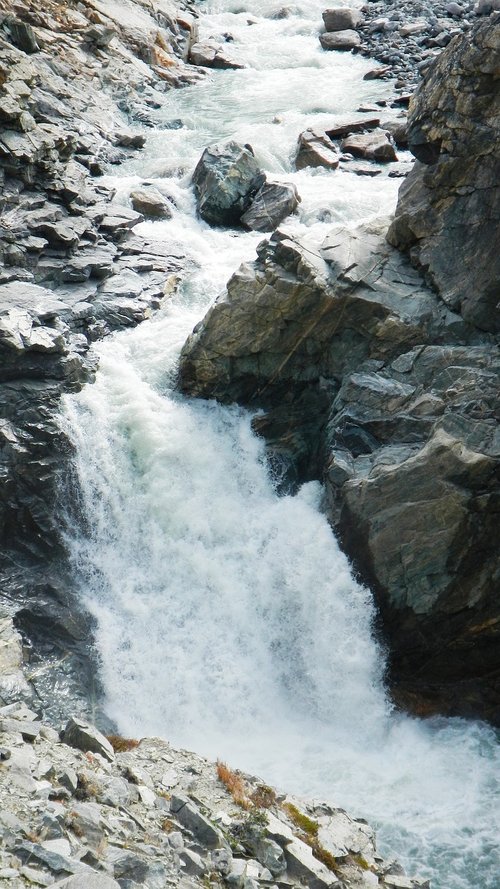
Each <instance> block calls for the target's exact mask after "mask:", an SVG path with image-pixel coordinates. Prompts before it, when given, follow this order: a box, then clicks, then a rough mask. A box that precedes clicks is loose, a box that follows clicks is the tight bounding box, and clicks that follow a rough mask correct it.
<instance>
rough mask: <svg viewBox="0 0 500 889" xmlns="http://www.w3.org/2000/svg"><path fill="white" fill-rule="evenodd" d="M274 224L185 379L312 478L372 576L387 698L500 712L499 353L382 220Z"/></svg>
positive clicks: (186, 357)
mask: <svg viewBox="0 0 500 889" xmlns="http://www.w3.org/2000/svg"><path fill="white" fill-rule="evenodd" d="M386 227H387V223H386V222H382V223H381V224H380V225H378V226H377V225H376V224H373V225H371V226H368V227H364V228H362V229H360V230H358V231H354V232H346V231H342V230H340V229H335V230H333V231H332V232H331V233H330V234H329V235H328V237H327V238H326V240H325V242H324V243H323V245H322V247H321V249H319V250H318V249H317V248H316V249H315V247H314V244H312V243H309V242H307V241H304V242H300V241H298V240H297V239H294V238H292V237H290V236H289V235H286V234H285V233H282V232H280V231H279V230H278V231H277V232H275V233H274V235H273V236H272V238H271V239H270V241H269V242H265V243H264V244H263V245H261V246H260V248H259V250H258V259H257V261H256V262H255V263H252V264H249V263H248V264H244V265H243V266H242V267H241V268H240V269H239V270H238V271H237V272H236V273H235V274H234V275H233V277H232V278H231V280H230V281H229V283H228V285H227V292H226V293H225V294H223V295H222V296H221V297H220V298H219V299H218V300H217V301H216V303H215V304H214V306H213V307H212V308H211V309H210V310H209V312H208V314H207V316H206V318H205V319H204V321H203V322H202V323H201V324H200V325H198V327H197V328H195V331H194V332H193V334H192V336H191V337H190V338H189V339H188V341H187V343H186V344H185V346H184V349H183V352H182V356H181V365H180V385H181V387H182V388H183V389H184V390H185V391H186V392H189V393H191V394H195V395H201V396H203V397H216V398H218V399H220V400H222V401H232V400H235V401H239V402H241V403H244V404H249V405H252V406H259V407H264V408H265V409H266V413H265V414H264V416H262V415H260V416H258V417H257V418H256V419H255V420H254V427H255V428H256V429H257V431H258V432H259V433H260V434H262V435H264V436H265V437H266V439H267V441H268V448H269V453H270V464H271V468H272V471H273V473H274V474H275V476H276V477H277V479H278V481H279V483H280V487H281V488H282V489H284V490H290V489H293V487H294V485H295V484H296V483H297V481H300V480H304V478H312V477H317V478H322V479H323V480H324V481H325V486H326V503H325V508H326V509H327V512H328V515H329V517H330V520H331V522H332V525H333V527H334V528H335V529H336V530H337V532H338V533H339V535H340V539H341V541H342V543H343V546H344V548H345V549H346V551H347V553H348V554H349V556H350V557H351V559H353V561H354V564H355V566H356V567H357V569H358V570H359V572H360V573H361V575H362V577H363V579H364V580H365V581H367V582H368V583H369V584H370V585H371V587H372V589H373V590H374V592H375V594H376V597H377V601H378V603H379V606H380V609H381V614H382V617H383V625H384V628H385V635H386V639H387V640H388V642H389V646H390V651H391V679H392V683H393V688H394V690H395V696H396V698H397V700H398V701H399V702H401V703H404V704H406V705H408V706H410V707H413V708H414V709H418V710H419V712H425V713H426V712H433V711H435V710H441V711H442V712H443V711H444V712H447V713H455V714H456V713H461V714H466V715H472V714H476V715H477V714H481V715H482V716H484V717H485V718H488V719H491V720H492V721H493V722H495V723H499V722H500V688H499V686H498V673H499V669H500V662H499V660H498V645H497V644H496V643H497V641H498V627H499V626H500V612H499V607H498V595H497V594H496V591H497V589H498V559H497V553H496V546H495V540H496V535H495V530H494V529H495V527H496V525H497V523H498V508H499V503H500V498H499V494H500V484H499V483H500V449H499V446H498V404H499V396H500V391H499V388H500V386H499V379H500V377H499V360H500V358H499V353H498V348H497V345H496V344H495V343H493V342H492V341H491V337H490V336H488V335H487V334H484V333H482V332H481V331H480V330H478V329H477V328H475V327H474V326H472V325H470V324H468V323H467V322H466V321H465V320H464V319H463V318H462V316H461V315H460V314H458V313H456V312H452V311H451V310H450V309H449V308H448V307H447V306H446V305H445V304H444V303H443V302H442V301H441V300H440V299H439V297H438V296H437V295H436V294H435V293H434V292H433V291H432V290H430V289H428V288H427V287H426V286H425V284H424V282H423V281H422V278H421V276H420V274H419V273H418V271H416V270H415V269H414V268H412V266H411V265H410V263H409V261H408V260H407V259H405V258H404V257H402V256H401V255H400V254H399V253H398V252H397V251H396V250H394V249H393V248H391V247H389V246H388V245H387V243H386V241H385V238H384V235H385V231H386Z"/></svg>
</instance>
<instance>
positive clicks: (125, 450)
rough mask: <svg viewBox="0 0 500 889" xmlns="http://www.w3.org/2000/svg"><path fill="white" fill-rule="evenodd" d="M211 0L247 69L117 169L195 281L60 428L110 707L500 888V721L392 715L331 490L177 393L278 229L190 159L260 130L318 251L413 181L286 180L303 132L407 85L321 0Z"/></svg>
mask: <svg viewBox="0 0 500 889" xmlns="http://www.w3.org/2000/svg"><path fill="white" fill-rule="evenodd" d="M207 10H209V12H210V14H208V12H207V15H206V16H205V18H204V19H203V26H204V28H205V30H206V31H207V32H208V33H213V34H220V33H222V32H225V31H230V32H231V33H232V34H233V35H234V38H235V40H234V44H233V52H234V55H235V56H237V57H238V58H239V59H242V60H243V61H245V62H246V63H247V65H248V66H249V67H248V68H246V69H245V70H242V71H236V72H217V73H214V74H212V75H211V76H210V77H208V78H207V79H206V80H205V81H204V82H203V83H201V84H200V85H197V86H194V87H191V88H188V89H186V90H183V91H180V92H176V93H172V94H170V95H169V96H168V101H167V105H166V107H165V115H166V120H171V119H173V118H181V119H182V121H183V123H184V126H183V128H182V129H178V130H173V129H170V130H164V129H162V130H158V131H157V132H156V133H155V134H153V135H152V137H151V139H150V140H149V154H148V157H147V158H141V160H140V161H136V162H135V166H134V164H133V163H132V164H130V166H129V168H128V170H127V171H126V175H124V176H122V178H121V179H119V180H114V182H113V184H114V185H115V186H116V187H118V191H119V193H121V194H122V195H124V194H126V193H127V192H128V191H129V190H130V186H131V185H132V184H135V183H136V182H137V181H139V177H138V175H137V172H136V170H138V169H139V166H140V170H141V176H144V175H145V174H146V175H147V174H148V173H149V174H151V175H153V174H154V175H156V176H158V175H160V174H161V175H162V176H163V177H164V178H163V179H162V180H161V183H162V185H163V187H165V188H167V189H168V191H169V193H170V195H171V196H172V198H173V199H174V201H175V205H176V211H175V213H174V216H173V219H172V220H170V221H168V222H162V223H154V224H144V226H143V229H144V231H145V232H146V233H150V234H154V236H155V237H162V238H164V239H165V241H166V242H167V243H169V244H171V245H172V250H173V251H175V250H177V249H178V248H179V247H180V248H181V249H182V250H183V251H184V252H185V253H186V254H187V256H188V259H189V264H190V267H191V270H190V273H189V275H187V276H186V278H185V280H184V282H183V284H182V286H181V288H180V290H179V292H178V294H177V295H176V296H175V297H174V298H172V299H171V300H170V302H169V303H168V305H167V306H166V307H165V308H164V309H163V310H162V312H161V313H159V314H158V316H157V317H156V318H154V319H153V320H152V321H150V322H146V323H144V324H143V325H141V326H140V327H138V328H137V329H135V330H133V331H130V332H127V333H125V334H120V335H119V336H116V337H114V338H113V339H112V340H110V341H108V342H105V343H103V344H101V345H100V346H99V347H98V351H99V355H100V370H99V373H98V375H97V380H96V382H95V384H94V385H92V386H87V387H86V388H85V389H84V390H83V391H82V392H81V393H80V394H78V395H76V396H71V397H68V398H67V399H66V404H65V412H64V417H63V421H62V422H63V423H64V425H65V428H66V430H67V431H68V433H69V434H70V435H71V437H72V438H73V441H74V443H75V446H76V455H77V456H76V471H77V476H78V482H79V498H80V506H81V511H82V514H83V517H84V518H83V521H82V526H81V527H79V528H73V530H72V532H71V534H70V536H69V540H68V542H69V545H70V549H71V553H72V558H73V563H74V566H75V571H76V572H77V576H78V578H79V582H80V587H81V591H82V598H83V601H84V603H85V605H86V606H87V607H88V608H89V610H90V611H91V612H92V613H93V614H94V615H95V617H96V647H97V650H98V652H99V658H100V663H101V678H102V682H103V685H104V688H105V693H106V709H107V712H108V714H109V715H110V716H111V717H112V718H113V719H115V720H116V722H117V723H118V726H119V728H120V730H121V731H122V732H123V733H125V734H133V735H137V734H139V735H145V734H160V735H163V736H165V737H167V738H168V739H169V740H171V741H172V742H173V743H174V744H177V745H184V746H187V747H190V748H193V749H196V750H197V751H199V752H202V753H206V754H209V755H212V756H221V757H223V758H225V759H227V760H229V762H231V763H232V764H233V765H236V766H238V767H240V768H245V769H247V770H249V771H253V772H258V773H260V774H261V775H262V777H263V778H264V779H265V780H266V781H269V782H274V783H277V784H278V785H281V786H282V787H284V788H286V789H287V790H289V791H293V792H296V793H300V794H304V795H308V796H316V797H321V798H323V799H324V798H327V799H331V800H332V801H333V802H334V803H335V804H337V805H342V806H345V807H346V808H347V809H348V810H349V811H350V812H352V813H353V814H358V815H360V816H364V817H367V818H369V819H370V820H371V821H373V822H374V823H376V824H377V825H378V826H379V845H380V846H381V847H382V848H383V849H385V850H387V851H392V852H393V853H395V854H397V855H398V857H399V858H400V859H402V860H403V861H404V862H405V863H406V864H407V866H408V868H409V870H411V871H418V873H419V874H420V875H422V876H424V875H426V876H429V877H431V878H432V879H433V887H435V889H438V887H440V889H472V887H474V889H497V887H498V885H499V876H498V875H499V873H500V862H499V860H498V852H497V841H498V835H499V832H500V814H499V811H498V807H496V805H495V795H496V794H497V793H498V789H499V787H498V785H499V777H500V756H499V752H498V746H497V745H496V738H495V733H494V732H493V731H492V730H490V729H489V728H487V727H485V726H484V725H481V724H477V723H466V722H465V721H462V720H444V719H441V720H430V721H428V722H426V723H420V722H418V721H416V720H413V719H411V718H409V717H405V716H403V715H398V714H395V713H392V712H391V708H390V706H389V704H388V702H387V699H386V697H385V694H384V689H383V683H382V679H383V670H384V663H383V653H382V652H381V651H380V650H379V648H378V647H377V645H376V643H375V641H374V640H373V638H372V636H371V620H372V615H373V607H372V604H371V599H370V596H369V594H368V592H367V591H366V590H364V589H363V588H361V587H360V586H359V585H358V584H357V583H356V582H355V581H354V579H353V578H352V576H351V574H350V571H349V566H348V563H347V561H346V559H345V558H344V556H343V555H342V554H341V553H340V551H339V549H338V547H337V545H336V542H335V540H334V539H333V537H332V534H331V532H330V529H329V528H328V526H327V523H326V521H325V519H324V518H323V517H322V515H321V513H320V511H319V499H320V488H319V485H316V484H309V485H305V486H304V487H303V488H302V490H301V491H300V493H299V494H298V495H297V496H295V497H282V498H278V497H277V496H276V494H275V492H274V490H273V486H272V483H271V480H270V479H269V477H268V473H267V470H266V465H265V459H264V450H263V445H262V443H261V442H260V441H259V440H257V439H256V438H255V437H254V436H253V435H252V433H251V430H250V418H249V415H248V414H247V413H246V412H245V411H242V410H240V409H238V408H223V407H220V406H219V405H217V404H215V403H206V402H200V401H198V402H195V401H190V400H186V399H184V398H182V397H180V396H179V395H178V394H177V393H176V392H175V391H174V389H173V381H174V379H175V370H176V361H177V357H178V354H179V350H180V348H181V346H182V344H183V342H184V340H185V338H186V336H187V335H188V334H189V333H190V331H191V330H192V328H193V326H194V324H195V323H196V322H197V321H198V319H199V318H200V316H201V315H202V314H203V313H204V311H205V309H206V307H207V305H208V304H209V303H210V301H211V300H212V299H213V298H214V297H215V296H216V295H217V293H218V292H220V290H221V289H222V288H223V286H224V284H225V282H226V281H227V279H228V277H229V276H230V274H231V273H232V271H234V269H235V268H236V267H237V266H238V264H239V263H240V262H241V261H242V260H246V259H250V258H252V256H253V254H254V251H255V246H256V244H257V243H258V242H259V241H260V240H261V238H262V236H261V235H258V234H255V233H242V232H238V233H237V232H232V231H222V230H215V229H214V230H212V229H210V228H209V227H208V226H206V225H204V224H203V223H201V222H200V221H199V220H197V219H196V217H195V212H194V202H193V196H192V192H191V190H190V185H189V176H188V175H186V171H190V170H192V168H193V166H194V164H195V163H196V161H197V159H198V157H199V155H200V153H201V151H202V150H203V148H204V147H205V146H206V145H207V144H208V143H210V142H211V141H214V140H215V139H221V138H226V137H229V136H231V137H235V138H237V139H239V140H240V141H243V142H251V143H252V145H253V146H254V149H255V152H256V155H257V158H258V160H259V162H260V163H261V164H262V165H263V166H264V167H266V168H267V169H268V170H269V171H270V172H271V173H272V175H273V176H274V177H275V178H279V176H280V175H281V176H283V177H284V178H286V179H288V180H290V179H291V178H293V181H294V182H295V184H296V185H297V188H298V191H299V193H300V194H301V196H302V203H301V205H300V211H299V214H298V216H297V217H296V218H293V219H291V220H289V221H288V222H287V223H286V225H287V227H288V228H289V229H290V230H292V231H303V232H304V231H308V233H309V234H312V235H315V236H317V238H318V241H319V240H320V239H321V237H322V235H323V232H326V231H327V230H328V228H329V227H330V226H331V224H332V221H333V222H339V221H340V222H342V223H344V224H347V225H349V224H353V223H356V222H358V221H360V220H361V219H363V218H367V217H370V216H373V215H377V214H380V213H385V212H388V211H390V209H391V208H392V206H393V204H394V200H395V194H396V187H397V182H396V181H395V180H392V179H390V178H388V177H387V176H386V175H382V176H381V177H378V178H377V179H375V180H372V179H362V180H360V179H359V178H358V177H356V176H354V175H353V174H352V173H348V172H339V171H337V172H336V173H335V174H334V175H332V174H330V173H328V172H326V171H322V170H317V171H312V172H311V171H309V172H301V173H291V163H290V157H291V155H292V153H293V150H294V146H295V143H296V138H297V134H298V132H300V131H301V130H303V129H304V128H305V127H306V126H311V125H312V124H317V125H319V126H320V125H321V124H322V123H325V124H326V123H327V122H330V121H331V120H332V117H334V116H335V115H336V114H340V115H342V114H343V113H346V112H349V111H350V110H352V109H353V108H356V107H357V105H358V104H359V102H360V101H362V100H369V99H373V98H381V97H383V96H384V90H385V94H386V95H389V94H390V88H389V87H387V86H383V85H381V84H378V85H376V87H375V88H374V86H373V83H371V82H364V81H363V80H362V74H363V73H364V72H365V71H366V70H367V68H368V67H371V65H370V64H369V63H366V62H365V61H363V60H361V59H359V58H357V57H349V59H348V61H346V57H345V56H343V55H341V54H340V53H331V54H327V53H323V52H321V51H320V50H319V48H318V45H317V26H318V21H319V18H320V12H321V8H320V7H319V6H318V4H317V3H316V2H312V0H311V2H310V3H309V4H308V5H306V4H304V3H301V4H300V6H299V7H295V6H294V10H293V14H292V15H290V17H289V18H287V19H285V20H279V21H278V20H275V19H272V18H271V14H272V13H273V12H274V11H276V10H277V7H276V6H273V4H272V0H261V2H260V3H259V4H258V5H256V4H253V7H252V10H251V17H249V14H248V12H247V11H245V10H243V9H242V8H241V7H240V6H237V5H236V4H235V3H233V4H231V3H230V2H226V3H224V4H223V3H221V4H220V7H218V8H216V6H215V5H214V4H212V5H211V6H210V7H208V6H207ZM249 18H250V21H251V22H252V23H251V24H249V23H248V20H249ZM374 89H376V90H377V91H378V92H377V95H376V96H374V92H373V91H374Z"/></svg>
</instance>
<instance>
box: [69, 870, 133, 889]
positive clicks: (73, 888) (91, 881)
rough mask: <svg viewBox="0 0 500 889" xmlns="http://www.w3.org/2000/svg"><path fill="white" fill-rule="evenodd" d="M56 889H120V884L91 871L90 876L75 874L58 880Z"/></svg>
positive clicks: (104, 875)
mask: <svg viewBox="0 0 500 889" xmlns="http://www.w3.org/2000/svg"><path fill="white" fill-rule="evenodd" d="M57 886H58V889H121V886H120V883H118V882H117V881H116V880H113V878H112V877H108V875H107V874H101V873H99V872H98V871H95V870H93V871H92V872H91V873H90V874H88V875H87V874H75V876H72V877H68V878H67V879H65V880H59V881H58V883H57Z"/></svg>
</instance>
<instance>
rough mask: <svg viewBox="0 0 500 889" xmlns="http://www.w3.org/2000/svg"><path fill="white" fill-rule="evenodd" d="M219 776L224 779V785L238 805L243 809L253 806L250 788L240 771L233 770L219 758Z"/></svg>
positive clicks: (221, 779) (220, 779)
mask: <svg viewBox="0 0 500 889" xmlns="http://www.w3.org/2000/svg"><path fill="white" fill-rule="evenodd" d="M217 777H218V779H219V781H222V783H223V784H224V787H226V788H227V790H228V791H229V793H230V794H231V796H232V798H233V799H234V801H235V803H236V805H238V806H240V807H241V808H242V809H250V808H251V807H252V801H251V800H250V798H249V796H248V788H247V785H246V784H245V782H244V780H243V778H242V777H241V775H239V774H238V772H233V770H232V769H230V768H229V766H227V765H226V763H225V762H221V760H220V759H218V760H217Z"/></svg>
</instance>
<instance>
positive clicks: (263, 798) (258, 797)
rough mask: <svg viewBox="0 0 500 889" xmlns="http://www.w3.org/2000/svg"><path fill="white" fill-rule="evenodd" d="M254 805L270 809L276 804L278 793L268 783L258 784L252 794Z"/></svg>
mask: <svg viewBox="0 0 500 889" xmlns="http://www.w3.org/2000/svg"><path fill="white" fill-rule="evenodd" d="M250 799H251V800H252V802H253V804H254V806H257V808H259V809H270V808H271V807H272V806H274V805H276V793H275V792H274V790H273V788H272V787H268V785H267V784H258V785H257V787H256V788H255V790H254V791H253V793H251V794H250Z"/></svg>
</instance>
